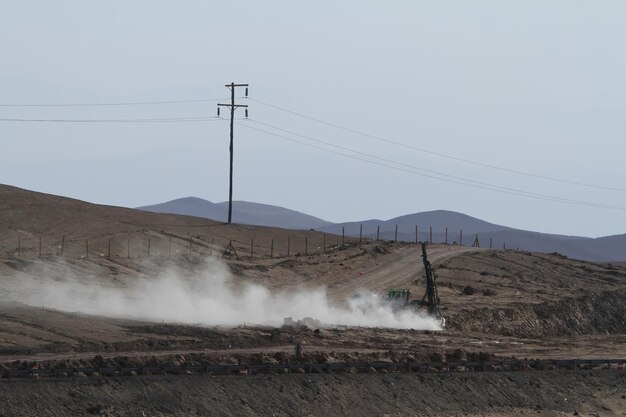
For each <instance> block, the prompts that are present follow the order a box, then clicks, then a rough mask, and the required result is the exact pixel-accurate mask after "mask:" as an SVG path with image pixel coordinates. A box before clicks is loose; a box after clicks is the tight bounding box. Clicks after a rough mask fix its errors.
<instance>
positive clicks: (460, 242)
mask: <svg viewBox="0 0 626 417" xmlns="http://www.w3.org/2000/svg"><path fill="white" fill-rule="evenodd" d="M459 246H463V229H461V235H460V236H459Z"/></svg>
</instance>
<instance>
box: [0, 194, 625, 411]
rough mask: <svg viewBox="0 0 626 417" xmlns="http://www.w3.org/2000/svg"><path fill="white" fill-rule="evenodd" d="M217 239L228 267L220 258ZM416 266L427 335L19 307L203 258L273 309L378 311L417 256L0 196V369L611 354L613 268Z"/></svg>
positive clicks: (567, 394)
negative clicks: (434, 327) (49, 290)
mask: <svg viewBox="0 0 626 417" xmlns="http://www.w3.org/2000/svg"><path fill="white" fill-rule="evenodd" d="M40 238H41V240H40ZM272 239H273V240H274V243H273V244H272ZM253 241H254V243H253ZM40 242H41V243H40ZM170 242H173V243H170ZM229 242H232V243H233V245H234V247H235V249H236V251H237V255H238V259H237V258H236V257H235V256H230V255H228V254H227V255H226V256H222V253H223V251H224V248H225V246H226V245H227V244H228V243H229ZM272 246H273V250H272ZM251 247H252V253H251ZM40 248H41V249H40ZM109 248H111V249H109ZM428 255H429V259H430V261H431V262H432V264H433V266H434V268H435V271H436V274H437V282H438V288H439V297H440V300H441V313H442V315H443V316H444V317H445V318H446V322H447V324H446V327H445V329H443V330H441V331H423V330H412V329H396V328H390V327H360V326H344V325H330V326H328V325H324V323H322V324H320V325H319V326H313V327H311V326H305V327H297V326H296V327H290V326H280V325H270V324H267V323H255V322H253V321H252V322H249V323H245V324H244V323H240V324H238V325H234V326H233V325H229V326H214V325H212V326H208V325H203V324H202V323H200V322H198V323H191V322H181V321H180V320H160V321H157V320H154V319H153V318H152V319H146V318H145V317H144V318H142V317H119V316H116V315H115V314H113V317H111V315H108V314H107V315H94V314H86V313H85V312H82V311H80V310H77V309H75V308H72V305H70V304H68V308H61V307H62V306H57V305H55V306H54V308H51V307H50V306H46V305H38V304H35V303H33V302H29V300H31V301H32V299H29V297H28V294H24V292H25V291H28V290H29V289H32V290H33V291H36V290H37V288H34V287H32V283H33V282H35V283H41V286H42V287H43V288H45V283H46V282H59V281H63V280H64V279H65V278H66V277H68V276H72V277H74V279H77V280H79V281H80V282H88V283H90V285H93V286H94V287H95V288H102V289H111V288H116V289H119V290H123V289H125V288H128V287H131V286H132V285H133V283H134V282H136V281H137V280H143V281H147V282H150V280H151V279H154V277H156V276H158V275H159V274H162V273H163V271H168V273H169V274H175V275H177V276H180V277H183V278H184V277H193V276H194V275H197V274H202V273H203V271H206V269H207V265H209V264H210V263H211V262H220V263H222V265H223V266H224V269H225V270H226V271H227V273H228V275H229V277H230V280H231V284H230V285H233V286H234V287H237V286H239V285H245V284H247V283H254V284H256V285H258V286H260V287H263V288H266V289H267V290H269V292H270V293H271V294H274V295H275V296H278V297H289V294H291V293H293V292H299V293H302V292H305V293H306V291H309V290H310V291H313V290H314V289H315V288H319V287H325V288H326V291H327V294H328V298H329V300H330V302H332V303H335V304H337V305H342V304H345V303H347V302H348V300H350V299H351V297H353V296H354V295H355V294H356V293H357V291H359V290H370V291H372V292H374V293H377V294H379V295H380V296H381V297H384V294H385V292H386V290H387V289H389V288H408V289H411V290H412V293H413V294H414V296H415V297H417V298H421V296H422V295H423V294H424V291H425V288H424V273H423V266H422V259H421V252H420V246H419V245H418V244H415V243H407V242H404V243H403V242H400V243H396V242H384V241H362V242H358V240H355V239H342V237H341V236H331V235H323V234H321V233H318V232H316V231H291V230H283V229H273V228H260V227H254V226H239V225H223V224H218V223H215V222H211V221H209V220H206V219H199V218H193V217H186V216H175V215H165V214H152V213H144V212H138V211H134V210H130V209H123V208H117V207H107V206H97V205H91V204H87V203H83V202H79V201H75V200H69V199H64V198H60V197H55V196H49V195H44V194H38V193H32V192H28V191H25V190H20V189H15V188H12V187H7V186H0V366H1V367H2V368H3V369H8V368H20V367H31V366H33V364H35V363H36V364H37V365H38V366H40V367H50V368H53V367H78V366H108V365H111V366H160V365H172V366H183V365H199V364H216V363H231V364H242V363H243V364H245V363H275V362H286V361H294V360H295V357H294V345H295V343H297V342H301V344H302V347H303V361H307V362H311V363H327V362H342V361H359V360H361V361H367V360H382V361H407V360H410V361H429V360H435V361H440V360H457V359H489V358H529V359H530V358H533V359H535V358H581V359H582V358H586V359H591V358H625V357H626V267H624V266H620V265H609V264H595V263H589V262H583V261H577V260H573V259H568V258H565V257H563V256H561V255H559V254H556V253H553V254H539V253H527V252H516V251H502V250H490V249H484V248H472V247H466V246H456V245H444V244H438V243H433V244H430V245H429V246H428ZM214 258H217V259H218V261H214V260H211V259H214ZM25 282H28V283H29V284H28V285H31V287H29V286H28V285H25ZM70 298H71V297H70ZM154 309H159V305H154ZM300 318H301V317H294V319H300ZM313 318H315V317H313ZM625 382H626V380H625V378H624V374H623V373H619V372H617V371H563V372H560V371H559V372H549V371H546V372H531V373H519V372H518V373H508V372H502V373H496V372H494V373H489V372H487V373H472V374H471V375H470V374H449V375H442V374H427V375H417V374H385V375H382V374H354V375H353V374H350V375H271V376H267V375H266V376H261V375H259V376H248V377H238V376H234V377H226V376H225V377H210V376H180V377H176V376H162V377H159V376H150V377H128V378H111V379H107V378H72V379H66V380H45V381H43V380H41V381H31V380H24V381H13V382H9V381H1V383H0V404H1V405H0V416H31V415H37V416H39V415H55V416H73V415H103V416H135V415H137V416H141V415H142V412H143V413H145V415H146V416H169V415H181V416H191V415H233V416H236V415H276V416H282V415H310V416H335V415H336V416H339V415H377V416H383V415H389V416H392V415H393V416H404V415H522V414H529V413H532V414H537V415H546V416H547V415H562V414H569V415H573V413H577V414H580V415H615V416H617V415H626V400H625V398H626V397H625V395H626V383H625Z"/></svg>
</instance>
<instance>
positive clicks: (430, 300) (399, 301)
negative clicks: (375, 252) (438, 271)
mask: <svg viewBox="0 0 626 417" xmlns="http://www.w3.org/2000/svg"><path fill="white" fill-rule="evenodd" d="M426 246H427V244H426V243H422V262H423V263H424V272H425V273H426V293H425V294H424V297H422V299H421V301H420V300H411V290H409V289H404V288H393V289H391V290H389V291H387V298H388V299H389V301H390V302H391V303H392V304H393V305H394V308H398V309H404V308H412V309H420V308H426V311H428V314H429V315H431V316H432V317H436V318H437V320H439V321H440V322H441V325H442V326H445V323H446V320H445V318H443V317H442V316H441V312H440V311H439V295H438V294H437V283H436V279H435V273H434V271H433V267H432V265H431V264H430V261H429V260H428V254H427V253H426Z"/></svg>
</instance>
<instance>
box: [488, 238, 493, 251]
mask: <svg viewBox="0 0 626 417" xmlns="http://www.w3.org/2000/svg"><path fill="white" fill-rule="evenodd" d="M492 248H493V238H492V237H490V238H489V249H492Z"/></svg>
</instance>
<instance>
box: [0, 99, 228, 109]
mask: <svg viewBox="0 0 626 417" xmlns="http://www.w3.org/2000/svg"><path fill="white" fill-rule="evenodd" d="M220 100H224V98H201V99H191V100H165V101H128V102H119V103H64V104H56V103H46V104H0V107H98V106H143V105H157V104H182V103H206V102H211V101H220Z"/></svg>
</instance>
